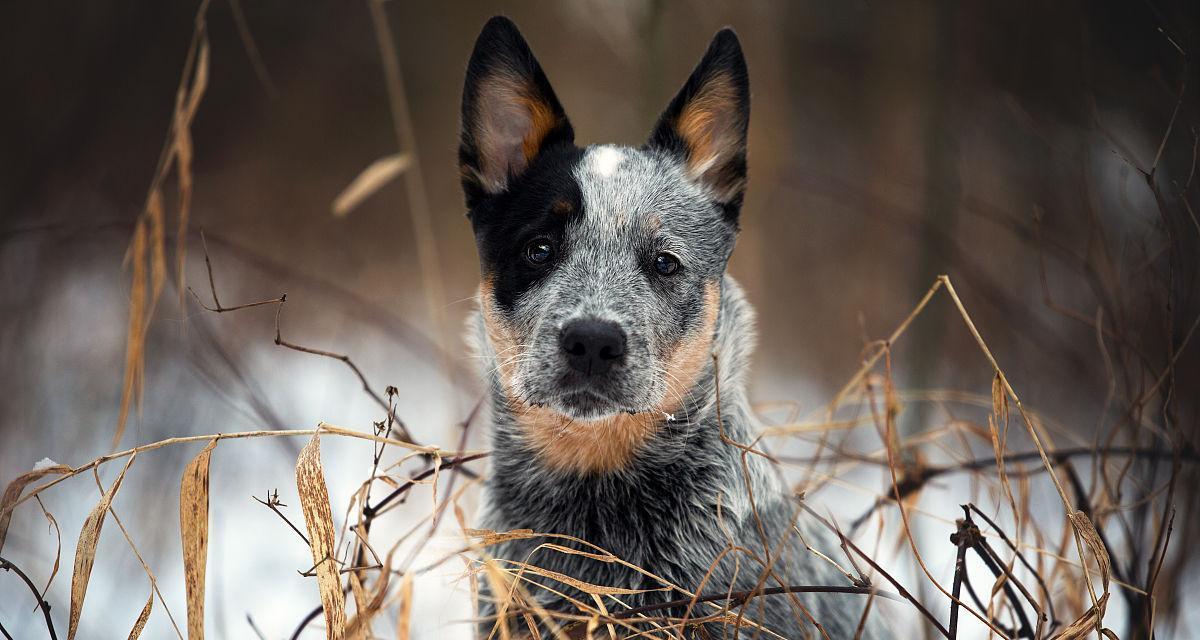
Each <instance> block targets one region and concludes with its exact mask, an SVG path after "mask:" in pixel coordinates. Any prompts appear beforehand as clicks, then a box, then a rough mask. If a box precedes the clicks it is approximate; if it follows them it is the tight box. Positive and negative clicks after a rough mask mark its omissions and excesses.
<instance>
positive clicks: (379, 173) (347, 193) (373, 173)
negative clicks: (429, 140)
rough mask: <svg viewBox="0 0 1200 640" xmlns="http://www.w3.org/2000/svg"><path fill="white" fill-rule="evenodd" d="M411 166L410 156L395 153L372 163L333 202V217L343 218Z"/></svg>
mask: <svg viewBox="0 0 1200 640" xmlns="http://www.w3.org/2000/svg"><path fill="white" fill-rule="evenodd" d="M411 165H412V156H410V155H408V154H406V153H396V154H393V155H390V156H386V157H383V158H380V159H378V160H376V161H375V162H372V163H371V165H370V166H368V167H367V168H366V169H363V171H362V173H360V174H358V176H357V177H355V178H354V180H353V181H352V182H351V183H350V184H349V185H348V186H347V187H346V188H345V189H343V190H342V192H341V193H339V194H338V197H337V198H335V199H334V200H333V215H334V217H335V218H344V217H346V216H347V215H348V214H349V213H350V212H351V211H353V210H354V209H356V208H357V207H358V205H360V204H362V202H363V200H366V199H367V198H369V197H371V196H372V195H373V194H374V193H375V192H376V191H379V190H380V189H382V188H383V187H384V186H385V185H387V184H388V183H389V182H391V181H392V180H395V179H396V177H397V176H399V175H400V174H402V173H404V171H405V170H406V169H408V168H409V166H411Z"/></svg>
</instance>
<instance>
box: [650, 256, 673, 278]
mask: <svg viewBox="0 0 1200 640" xmlns="http://www.w3.org/2000/svg"><path fill="white" fill-rule="evenodd" d="M678 270H679V258H676V257H675V256H673V255H671V254H669V253H660V254H658V255H657V256H655V257H654V271H655V272H657V273H658V275H660V276H669V275H671V274H672V273H675V272H676V271H678Z"/></svg>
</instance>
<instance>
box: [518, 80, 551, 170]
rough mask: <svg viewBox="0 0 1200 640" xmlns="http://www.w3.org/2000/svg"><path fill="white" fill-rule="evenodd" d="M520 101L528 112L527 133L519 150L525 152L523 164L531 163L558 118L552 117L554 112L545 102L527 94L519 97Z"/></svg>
mask: <svg viewBox="0 0 1200 640" xmlns="http://www.w3.org/2000/svg"><path fill="white" fill-rule="evenodd" d="M521 100H522V101H523V102H524V104H525V108H526V109H528V110H529V132H528V133H526V134H525V141H524V142H523V143H522V145H521V148H522V150H523V151H524V152H525V163H526V166H528V163H530V162H533V158H534V156H536V155H537V154H538V151H540V150H541V148H542V141H543V140H545V139H546V135H547V134H549V133H550V131H552V130H553V129H554V127H555V125H557V124H558V118H556V117H555V116H554V110H553V109H551V108H550V105H549V104H547V103H546V102H544V101H542V100H539V99H537V98H535V97H533V96H531V95H529V94H528V93H527V94H525V95H522V96H521Z"/></svg>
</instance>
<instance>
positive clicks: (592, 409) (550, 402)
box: [537, 389, 648, 420]
mask: <svg viewBox="0 0 1200 640" xmlns="http://www.w3.org/2000/svg"><path fill="white" fill-rule="evenodd" d="M537 404H540V405H542V406H546V407H549V408H551V409H554V410H555V411H557V412H559V413H561V414H563V415H565V416H569V417H571V418H572V419H575V420H599V419H602V418H608V417H611V416H614V415H618V414H622V413H627V414H636V413H642V412H644V411H648V409H646V408H644V407H637V406H634V405H632V404H630V403H625V402H620V401H617V400H614V399H612V398H610V397H608V396H607V395H605V394H603V393H601V392H599V391H596V390H594V389H574V390H571V391H567V392H565V393H562V394H559V395H556V396H554V397H553V398H550V399H547V400H545V401H543V402H539V403H537Z"/></svg>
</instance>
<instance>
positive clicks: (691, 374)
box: [485, 281, 721, 474]
mask: <svg viewBox="0 0 1200 640" xmlns="http://www.w3.org/2000/svg"><path fill="white" fill-rule="evenodd" d="M720 298H721V294H720V287H719V286H718V284H717V282H715V281H713V282H709V283H708V284H707V285H706V286H705V293H704V320H703V322H702V323H701V326H700V327H699V328H698V329H696V331H695V332H694V333H693V335H690V336H687V337H685V338H684V339H683V340H681V341H680V342H679V344H678V345H676V346H675V348H674V349H672V350H671V353H670V354H669V355H668V357H667V358H666V359H665V362H664V366H665V368H666V370H667V371H669V372H670V373H671V375H670V376H667V377H666V378H667V380H666V383H667V390H666V393H665V394H664V395H663V398H662V400H661V401H660V402H659V403H658V404H657V405H656V406H655V407H654V408H653V409H651V410H649V411H644V412H641V413H637V414H633V415H630V414H627V413H621V414H617V415H615V416H610V417H608V418H603V419H600V420H588V421H574V420H572V419H571V418H570V417H568V416H564V415H562V414H561V413H558V412H557V411H555V410H553V409H550V408H547V407H534V406H531V405H529V404H526V403H525V402H523V401H521V400H520V399H519V398H515V397H513V395H512V394H511V387H510V386H509V385H508V384H505V391H506V392H507V393H508V394H509V401H510V402H511V405H512V407H513V410H514V413H515V417H516V420H517V422H518V424H520V425H521V427H522V428H523V429H524V431H525V434H526V436H527V437H528V438H529V442H530V443H531V444H533V446H534V449H535V450H536V451H537V453H538V457H539V458H540V459H541V461H542V463H543V464H545V465H546V466H548V467H550V468H552V469H556V470H559V471H571V472H574V473H580V474H598V473H607V472H610V471H615V470H617V469H620V468H622V467H624V466H626V465H627V464H629V462H630V460H632V459H633V456H634V455H635V454H636V453H637V452H638V451H639V450H640V449H641V448H642V447H643V446H644V445H645V444H646V443H647V442H648V441H649V440H650V439H651V437H653V435H654V433H655V432H656V431H657V430H658V429H659V427H661V426H662V424H663V420H664V419H665V415H664V414H667V413H675V412H676V411H678V410H679V409H681V408H682V404H683V401H684V400H685V399H686V395H685V394H687V393H688V392H689V391H691V389H692V387H693V386H694V385H695V384H696V379H697V378H699V377H700V374H701V372H703V371H704V367H705V365H706V364H707V363H708V359H709V354H710V352H711V350H712V342H713V332H714V331H715V330H716V324H717V312H718V310H719V307H720ZM486 318H487V316H486V315H485V320H486ZM503 379H504V378H503V375H502V377H501V380H503ZM679 417H680V418H682V417H683V416H679Z"/></svg>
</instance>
